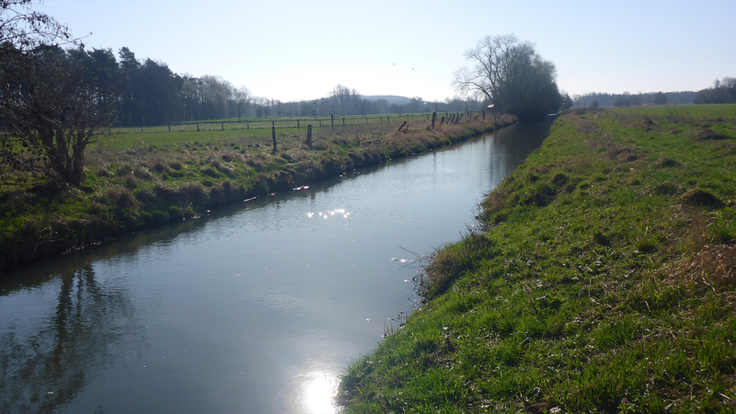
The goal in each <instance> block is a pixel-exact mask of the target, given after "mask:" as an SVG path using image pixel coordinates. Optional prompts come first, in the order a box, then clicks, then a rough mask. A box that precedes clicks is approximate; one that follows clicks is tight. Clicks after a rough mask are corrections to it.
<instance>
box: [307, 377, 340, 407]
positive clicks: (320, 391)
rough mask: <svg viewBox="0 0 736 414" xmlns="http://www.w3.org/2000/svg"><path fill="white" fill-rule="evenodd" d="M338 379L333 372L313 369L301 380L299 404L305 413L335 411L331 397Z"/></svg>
mask: <svg viewBox="0 0 736 414" xmlns="http://www.w3.org/2000/svg"><path fill="white" fill-rule="evenodd" d="M337 385H338V380H337V378H336V377H335V375H334V373H329V372H325V371H313V372H310V373H308V374H307V375H306V376H305V378H304V379H303V380H302V381H301V392H302V396H301V405H302V409H303V411H302V412H304V413H307V414H330V413H334V412H336V410H335V407H334V406H333V404H332V399H333V396H334V395H335V393H336V392H337Z"/></svg>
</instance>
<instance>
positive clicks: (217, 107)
mask: <svg viewBox="0 0 736 414" xmlns="http://www.w3.org/2000/svg"><path fill="white" fill-rule="evenodd" d="M63 53H65V54H66V55H67V58H68V59H69V60H72V61H76V62H79V63H81V64H82V65H83V66H84V67H85V69H86V70H87V71H89V72H90V73H93V74H94V75H96V79H98V82H102V83H104V85H99V86H100V87H101V90H104V91H105V94H106V96H105V101H106V102H108V103H112V106H113V109H114V113H115V115H116V123H117V124H118V125H136V126H138V125H162V124H170V123H180V122H185V121H192V120H207V119H228V118H241V117H315V116H323V117H324V116H330V115H331V114H332V115H368V114H402V113H418V112H432V111H438V112H450V111H452V112H455V111H468V110H478V109H480V108H481V107H482V103H481V102H479V101H475V100H472V99H469V100H462V99H459V98H456V99H447V100H445V101H443V102H426V101H424V100H422V98H420V97H414V98H403V97H395V96H381V97H366V96H362V95H360V93H359V92H358V91H356V90H355V89H350V88H348V87H345V86H342V85H337V86H336V87H335V88H334V89H333V90H332V91H331V93H330V96H328V97H326V98H320V99H314V100H310V101H300V102H281V101H278V100H273V99H268V98H264V97H257V96H252V95H251V93H250V91H249V90H248V88H247V87H245V86H241V87H235V86H233V85H232V84H231V83H230V82H228V81H226V80H224V79H222V78H221V77H219V76H209V75H205V76H201V77H192V76H187V75H184V76H182V75H179V74H177V73H174V72H172V71H171V70H170V69H169V67H168V66H167V65H166V64H165V63H162V62H157V61H154V60H152V59H145V60H143V61H140V60H138V59H137V58H136V56H135V54H134V53H133V52H132V51H131V50H130V49H129V48H127V47H123V48H122V49H120V51H119V52H118V55H117V57H116V56H115V54H114V53H113V51H112V50H111V49H92V50H90V51H87V50H85V49H84V48H82V47H80V48H77V49H70V50H67V51H65V52H63Z"/></svg>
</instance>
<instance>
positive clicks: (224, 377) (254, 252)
mask: <svg viewBox="0 0 736 414" xmlns="http://www.w3.org/2000/svg"><path fill="white" fill-rule="evenodd" d="M548 130H549V124H548V123H545V124H537V125H517V126H513V127H510V128H506V129H504V130H502V131H499V132H497V133H496V134H495V135H487V136H485V137H482V138H479V139H477V140H473V141H472V142H469V143H466V144H463V145H461V146H457V147H453V148H450V149H446V150H442V151H436V152H433V153H430V154H427V155H423V156H420V157H415V158H412V159H409V160H403V161H399V162H392V163H388V164H385V165H382V166H380V167H376V168H372V169H369V170H363V171H360V172H359V173H356V174H352V175H350V176H349V177H344V178H341V179H336V180H332V181H329V182H325V183H321V184H319V185H313V186H311V187H310V188H309V189H307V190H301V191H293V192H288V193H284V194H276V195H275V196H268V197H261V198H259V199H257V200H255V201H252V202H249V203H247V204H245V205H239V206H234V207H231V208H227V209H222V210H218V211H217V212H215V213H213V214H210V215H208V216H206V217H202V218H201V219H198V220H189V221H184V222H182V223H181V224H179V225H175V226H169V227H166V228H162V229H157V230H155V231H151V232H146V233H143V234H138V235H133V236H130V237H125V238H122V239H120V240H118V241H116V242H111V243H107V244H104V245H102V246H97V247H94V248H90V249H88V250H86V251H84V252H82V253H80V254H75V255H70V256H65V257H61V258H56V259H52V260H47V261H43V262H40V263H37V264H35V265H32V266H28V267H25V268H23V269H21V270H19V271H17V272H14V273H12V274H9V275H8V276H9V277H8V278H7V280H6V281H3V282H2V285H0V368H1V369H2V372H1V376H0V412H8V413H10V412H14V413H15V412H18V413H20V412H53V413H95V412H97V413H102V412H104V413H108V414H111V413H130V412H136V413H181V412H207V413H330V412H335V411H336V409H335V407H333V405H332V395H333V393H334V389H335V386H336V385H337V382H338V378H339V374H340V372H341V371H342V370H343V369H344V367H345V366H346V365H347V364H349V363H350V362H351V361H354V360H355V359H357V358H358V357H359V356H360V355H362V354H365V353H368V352H370V351H371V350H372V349H373V348H374V347H375V345H376V344H377V343H378V342H380V341H381V338H382V335H383V333H384V331H385V329H386V328H387V327H389V326H392V324H395V323H396V322H394V321H393V320H392V319H396V317H397V316H398V315H400V314H402V313H410V312H411V311H412V309H414V306H415V299H416V298H415V297H414V293H413V287H414V286H413V283H412V277H413V276H415V274H416V272H417V270H418V267H417V266H416V265H412V264H411V263H412V261H413V260H414V259H416V256H415V255H414V254H413V253H411V252H416V253H417V254H427V253H431V252H432V251H433V249H435V248H437V247H440V246H441V245H443V244H445V243H448V242H452V241H456V240H458V239H459V238H460V237H461V234H462V233H463V232H464V231H465V229H466V228H467V226H469V225H472V224H473V216H474V214H475V213H476V211H475V206H476V205H477V204H478V203H479V202H480V201H481V199H482V196H483V195H484V194H486V193H488V192H489V191H491V190H492V189H493V188H494V187H496V186H497V185H498V184H499V183H500V182H501V181H502V180H503V178H504V177H506V176H507V175H508V174H509V173H510V172H511V171H513V169H514V168H515V167H516V166H517V165H518V164H519V163H521V162H523V160H524V159H525V158H526V156H527V155H528V154H529V153H530V152H531V151H533V150H534V149H536V148H537V147H538V146H539V145H540V144H541V142H542V141H543V139H544V137H545V136H546V135H547V132H548Z"/></svg>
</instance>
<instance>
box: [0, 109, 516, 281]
mask: <svg viewBox="0 0 736 414" xmlns="http://www.w3.org/2000/svg"><path fill="white" fill-rule="evenodd" d="M384 118H385V117H384ZM392 118H394V117H393V116H392ZM403 119H406V116H404V118H403ZM408 119H409V120H410V121H411V122H410V123H409V130H408V131H406V129H405V130H403V131H402V132H398V131H397V130H396V129H397V128H398V125H401V124H400V123H398V122H396V121H394V120H393V119H392V123H391V124H381V123H379V122H372V123H369V124H360V123H359V124H357V125H349V126H346V127H342V126H340V127H337V126H336V127H335V129H334V130H333V129H332V128H330V127H323V128H315V129H314V131H313V137H312V142H313V146H312V148H311V149H310V148H309V147H308V146H307V145H306V144H305V140H306V133H307V131H306V127H302V128H301V129H297V128H293V129H288V128H279V129H277V137H276V140H277V150H276V151H274V150H273V141H272V136H271V129H270V128H269V129H255V128H254V129H250V130H228V129H225V130H224V131H220V130H204V128H201V130H200V131H196V130H195V131H181V132H168V129H167V127H159V129H161V128H166V131H165V132H162V131H160V132H146V131H147V130H146V129H144V132H140V130H139V129H137V128H128V129H126V130H125V132H120V131H118V132H115V133H112V134H109V135H105V136H101V137H99V141H98V142H97V143H96V144H94V145H91V146H89V147H88V148H87V151H86V158H85V160H86V163H85V168H86V174H85V180H84V182H83V184H82V185H81V186H79V187H73V186H69V185H66V184H64V183H60V182H58V181H53V180H51V181H49V180H48V179H47V177H45V176H44V175H42V174H33V173H20V172H18V171H14V170H11V169H9V168H8V167H6V166H3V165H0V177H2V179H1V180H0V272H2V270H3V269H7V268H8V267H9V266H14V265H17V264H20V263H22V262H24V261H28V260H32V259H35V258H38V257H43V256H47V255H50V254H56V253H60V252H66V251H73V250H75V249H79V248H83V247H84V246H86V245H88V244H90V243H96V242H99V241H101V240H104V239H106V238H108V237H111V236H114V235H117V234H121V233H125V232H131V231H135V230H138V229H142V228H147V227H152V226H157V225H162V224H166V223H172V222H175V221H181V220H184V219H188V218H192V217H197V216H199V215H201V214H203V213H205V212H206V211H207V210H210V209H213V208H217V207H219V206H222V205H224V204H227V203H242V202H243V200H248V199H251V198H253V197H257V196H259V195H262V194H267V193H272V192H275V191H291V190H292V189H293V188H295V187H298V186H302V185H305V184H308V183H311V182H315V181H318V180H321V179H324V178H327V177H334V176H338V175H340V174H343V173H345V172H347V171H352V170H353V169H355V168H358V167H360V166H364V165H371V164H377V163H380V162H386V161H389V160H391V159H394V158H401V157H406V156H409V155H411V154H417V153H422V152H424V151H428V150H431V149H433V148H439V147H443V146H447V145H450V144H452V143H454V142H458V141H461V140H463V139H467V138H470V137H472V136H476V135H478V134H480V133H482V132H485V131H488V130H490V129H492V128H494V125H493V124H492V123H491V122H490V118H489V121H488V122H482V120H476V121H472V122H467V121H464V122H461V123H460V124H457V125H454V124H453V125H439V123H438V124H437V125H436V128H435V129H431V128H430V127H429V121H427V120H426V117H425V116H415V117H413V118H412V117H411V116H409V118H408ZM397 121H398V120H397ZM512 121H513V119H511V118H506V119H503V120H500V122H501V123H510V122H512ZM402 122H403V121H402ZM209 125H214V124H209ZM195 128H196V127H195ZM29 162H30V161H29Z"/></svg>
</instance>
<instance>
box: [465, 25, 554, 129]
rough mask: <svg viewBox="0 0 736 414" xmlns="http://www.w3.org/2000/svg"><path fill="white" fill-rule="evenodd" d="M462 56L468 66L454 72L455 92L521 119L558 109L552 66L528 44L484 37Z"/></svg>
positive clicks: (508, 38) (511, 39)
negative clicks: (476, 98)
mask: <svg viewBox="0 0 736 414" xmlns="http://www.w3.org/2000/svg"><path fill="white" fill-rule="evenodd" d="M465 57H466V58H467V59H468V60H469V61H470V62H471V65H472V66H471V67H470V68H468V67H463V68H461V69H460V70H458V71H457V72H456V74H455V81H454V84H455V87H456V88H457V90H458V91H459V92H461V93H463V94H469V95H474V96H476V97H479V98H484V99H486V100H487V101H490V102H492V103H493V104H494V105H496V106H497V107H500V108H501V109H502V110H504V111H506V112H509V113H512V114H515V115H517V116H519V117H520V118H522V119H524V118H527V119H531V118H538V117H541V116H544V115H546V114H547V113H549V112H554V111H557V110H559V109H560V107H561V105H562V98H561V96H560V93H559V91H558V89H557V84H556V82H555V77H556V72H555V67H554V65H553V64H552V63H551V62H549V61H545V60H543V59H542V58H541V57H540V56H539V55H538V54H537V53H536V51H535V50H534V46H533V45H532V44H531V43H529V42H519V40H518V39H517V37H516V36H514V35H504V36H495V37H490V36H487V37H485V38H483V39H481V41H480V42H478V44H477V46H476V47H475V48H473V49H470V50H468V51H467V52H465Z"/></svg>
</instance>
